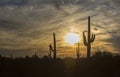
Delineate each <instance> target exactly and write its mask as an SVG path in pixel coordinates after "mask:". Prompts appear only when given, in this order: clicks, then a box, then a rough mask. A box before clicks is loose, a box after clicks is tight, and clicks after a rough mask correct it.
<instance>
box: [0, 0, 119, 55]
mask: <svg viewBox="0 0 120 77" xmlns="http://www.w3.org/2000/svg"><path fill="white" fill-rule="evenodd" d="M88 16H91V26H92V28H91V30H92V33H94V34H96V39H95V42H94V43H93V44H92V50H93V51H95V50H96V49H97V48H99V49H100V50H108V51H111V52H114V53H119V52H120V0H0V54H1V55H4V56H9V55H10V54H11V53H12V54H13V56H14V57H20V56H26V55H29V56H31V55H33V54H34V52H35V51H36V52H37V54H38V55H39V56H41V57H42V56H44V55H48V50H49V48H48V45H49V44H52V43H53V37H52V33H53V32H55V33H56V38H57V55H58V56H59V57H65V56H71V57H74V56H75V54H76V53H75V47H76V45H74V46H71V45H69V44H68V43H66V41H65V40H64V38H65V36H66V34H67V33H70V32H74V33H77V34H79V36H80V39H81V40H80V46H81V53H82V55H83V56H84V55H85V54H86V47H85V46H84V45H83V41H82V38H83V37H82V32H83V31H85V30H87V24H88V20H87V18H88Z"/></svg>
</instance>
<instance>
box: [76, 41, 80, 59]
mask: <svg viewBox="0 0 120 77" xmlns="http://www.w3.org/2000/svg"><path fill="white" fill-rule="evenodd" d="M76 56H77V59H80V46H79V43H78V47H76Z"/></svg>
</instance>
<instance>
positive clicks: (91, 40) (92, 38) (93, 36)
mask: <svg viewBox="0 0 120 77" xmlns="http://www.w3.org/2000/svg"><path fill="white" fill-rule="evenodd" d="M94 40H95V34H92V37H91V39H90V42H91V43H92V42H94Z"/></svg>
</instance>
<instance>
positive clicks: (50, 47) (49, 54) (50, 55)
mask: <svg viewBox="0 0 120 77" xmlns="http://www.w3.org/2000/svg"><path fill="white" fill-rule="evenodd" d="M51 51H53V50H52V46H51V44H50V45H49V53H48V57H49V58H50V59H51V58H52V52H51Z"/></svg>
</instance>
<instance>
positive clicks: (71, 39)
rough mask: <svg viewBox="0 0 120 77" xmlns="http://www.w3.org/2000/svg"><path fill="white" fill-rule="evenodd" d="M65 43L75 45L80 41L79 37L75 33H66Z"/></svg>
mask: <svg viewBox="0 0 120 77" xmlns="http://www.w3.org/2000/svg"><path fill="white" fill-rule="evenodd" d="M65 41H66V42H67V43H68V44H70V45H74V44H75V43H78V42H79V41H80V37H79V35H78V34H76V33H73V32H72V33H68V34H66V36H65Z"/></svg>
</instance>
